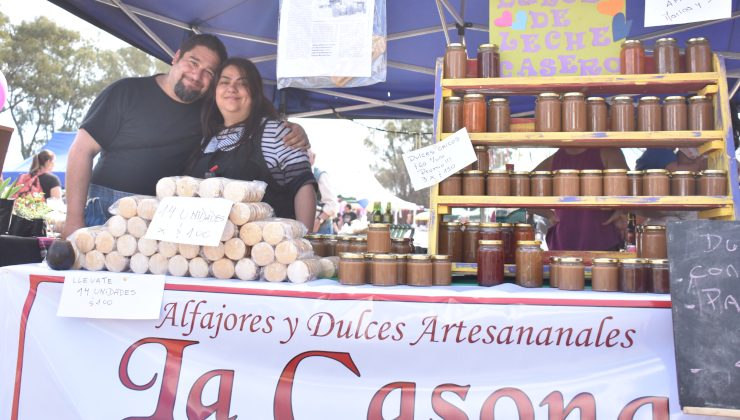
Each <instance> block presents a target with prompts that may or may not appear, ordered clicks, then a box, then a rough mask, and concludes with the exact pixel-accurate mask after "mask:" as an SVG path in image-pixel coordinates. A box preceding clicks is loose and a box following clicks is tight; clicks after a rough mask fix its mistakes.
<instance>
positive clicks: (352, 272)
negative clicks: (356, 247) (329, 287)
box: [339, 252, 366, 286]
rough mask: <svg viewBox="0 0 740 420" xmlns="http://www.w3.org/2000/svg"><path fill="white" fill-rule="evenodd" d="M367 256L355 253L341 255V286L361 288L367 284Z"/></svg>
mask: <svg viewBox="0 0 740 420" xmlns="http://www.w3.org/2000/svg"><path fill="white" fill-rule="evenodd" d="M365 276H366V273H365V256H364V255H363V254H358V253H354V252H345V253H343V254H340V255H339V284H343V285H346V286H359V285H362V284H365Z"/></svg>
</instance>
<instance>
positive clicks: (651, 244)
mask: <svg viewBox="0 0 740 420" xmlns="http://www.w3.org/2000/svg"><path fill="white" fill-rule="evenodd" d="M640 245H641V249H640V257H642V258H668V244H667V241H666V228H665V226H661V225H647V226H643V229H642V239H641V241H640Z"/></svg>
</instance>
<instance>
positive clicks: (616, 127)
mask: <svg viewBox="0 0 740 420" xmlns="http://www.w3.org/2000/svg"><path fill="white" fill-rule="evenodd" d="M611 131H635V104H634V103H633V102H632V98H630V97H629V96H617V97H615V98H614V99H613V100H612V106H611Z"/></svg>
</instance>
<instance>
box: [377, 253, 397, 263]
mask: <svg viewBox="0 0 740 420" xmlns="http://www.w3.org/2000/svg"><path fill="white" fill-rule="evenodd" d="M373 260H393V261H395V260H396V254H375V255H374V256H373Z"/></svg>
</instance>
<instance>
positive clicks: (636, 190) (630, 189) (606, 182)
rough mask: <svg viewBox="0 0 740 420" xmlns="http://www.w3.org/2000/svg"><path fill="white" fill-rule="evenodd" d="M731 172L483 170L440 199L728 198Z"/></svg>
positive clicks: (448, 184) (451, 182)
mask: <svg viewBox="0 0 740 420" xmlns="http://www.w3.org/2000/svg"><path fill="white" fill-rule="evenodd" d="M727 188H728V181H727V171H724V170H719V169H708V170H705V171H703V172H700V173H698V174H697V173H695V172H691V171H674V172H669V171H667V170H665V169H648V170H646V171H628V170H626V169H606V170H603V171H602V170H598V169H584V170H577V169H561V170H557V171H552V172H550V171H533V172H528V171H506V170H494V171H482V170H469V171H464V172H463V173H462V174H459V173H458V174H454V175H451V176H449V177H447V178H446V179H444V180H443V181H442V182H440V183H439V195H478V196H479V195H488V196H519V197H521V196H524V197H527V196H532V197H547V196H669V195H672V196H690V195H700V196H725V195H727Z"/></svg>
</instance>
